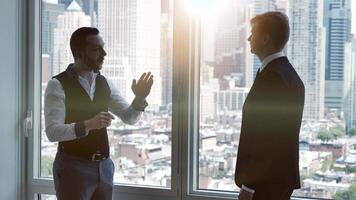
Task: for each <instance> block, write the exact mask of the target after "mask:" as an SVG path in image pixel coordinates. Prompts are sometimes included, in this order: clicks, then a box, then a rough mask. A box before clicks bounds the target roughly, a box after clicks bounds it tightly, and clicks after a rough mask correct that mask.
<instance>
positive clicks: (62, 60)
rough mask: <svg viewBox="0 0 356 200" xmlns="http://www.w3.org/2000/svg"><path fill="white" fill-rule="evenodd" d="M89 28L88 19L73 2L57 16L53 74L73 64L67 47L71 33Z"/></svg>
mask: <svg viewBox="0 0 356 200" xmlns="http://www.w3.org/2000/svg"><path fill="white" fill-rule="evenodd" d="M82 26H90V17H89V16H87V15H85V14H84V12H83V11H82V9H81V7H80V6H79V4H78V3H77V2H76V1H75V0H73V1H72V3H71V4H70V5H69V6H68V7H67V9H66V11H65V12H64V13H63V14H61V15H58V17H57V27H56V28H55V29H54V31H53V32H54V44H53V65H52V72H53V74H58V73H59V72H60V71H63V70H65V69H66V67H67V66H68V64H69V63H71V62H73V56H72V53H71V50H70V46H69V40H70V37H71V35H72V33H73V32H74V31H75V30H76V29H77V28H79V27H82Z"/></svg>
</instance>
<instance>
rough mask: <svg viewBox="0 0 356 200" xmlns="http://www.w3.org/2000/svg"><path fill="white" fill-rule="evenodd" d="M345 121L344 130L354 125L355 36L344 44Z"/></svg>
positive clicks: (355, 124)
mask: <svg viewBox="0 0 356 200" xmlns="http://www.w3.org/2000/svg"><path fill="white" fill-rule="evenodd" d="M344 73H345V76H344V77H345V79H344V96H345V121H346V130H349V129H351V128H352V127H356V38H355V37H354V38H353V39H352V40H351V41H350V42H348V43H346V45H345V70H344Z"/></svg>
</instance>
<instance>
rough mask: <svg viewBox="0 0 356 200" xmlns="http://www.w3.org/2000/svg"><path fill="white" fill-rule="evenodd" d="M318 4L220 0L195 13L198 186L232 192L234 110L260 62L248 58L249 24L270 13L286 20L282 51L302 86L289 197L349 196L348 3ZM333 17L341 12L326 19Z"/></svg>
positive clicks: (354, 43) (353, 168) (351, 57)
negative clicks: (294, 183) (295, 176)
mask: <svg viewBox="0 0 356 200" xmlns="http://www.w3.org/2000/svg"><path fill="white" fill-rule="evenodd" d="M318 2H320V1H298V0H261V1H259V0H254V1H243V0H226V1H222V5H219V6H220V9H218V10H216V11H215V13H214V14H209V15H206V16H205V15H202V18H201V58H200V115H199V117H200V127H199V160H198V162H199V165H198V166H199V168H198V170H199V178H198V181H199V182H198V188H199V189H205V190H206V189H208V190H222V191H237V190H238V188H237V187H236V185H235V183H234V172H235V162H236V154H237V149H238V142H239V136H240V126H241V112H242V105H243V103H244V100H245V98H246V96H247V94H248V92H249V90H250V88H251V85H252V83H253V80H254V77H255V74H256V71H257V69H258V68H259V67H260V65H261V63H260V61H259V60H258V59H257V58H256V57H254V56H253V55H252V54H251V53H250V47H249V43H248V41H247V38H248V36H249V34H250V24H249V19H251V18H252V17H253V16H255V15H256V14H260V13H264V12H267V11H274V10H278V11H281V12H284V13H286V14H287V15H288V16H289V21H290V27H291V31H290V39H289V43H288V44H287V47H286V48H285V50H284V51H285V54H286V55H287V56H288V58H289V60H290V62H291V63H292V64H293V65H294V67H295V69H296V71H297V72H298V74H299V75H300V77H301V78H302V79H303V82H304V84H305V86H306V102H305V108H304V116H303V123H302V128H301V132H300V153H299V157H300V160H299V163H300V166H299V169H300V174H301V185H302V187H301V189H299V190H295V192H294V195H295V196H305V197H315V198H339V197H340V198H339V199H342V198H341V196H342V195H345V194H346V193H348V192H351V191H353V192H355V191H356V190H355V188H356V185H355V184H354V183H355V182H356V176H355V172H356V137H355V132H356V131H355V130H356V129H355V125H356V121H355V119H354V118H355V116H356V109H355V105H356V104H355V102H356V101H355V99H356V98H355V97H356V95H355V94H356V90H355V88H356V82H355V77H356V74H355V71H356V61H355V58H356V40H355V38H353V39H352V36H351V34H350V31H351V3H350V2H351V1H341V0H340V1H337V0H335V1H323V2H325V4H329V5H322V4H319V3H318ZM336 12H342V13H344V15H342V16H335V15H331V14H330V13H336ZM328 13H329V14H328ZM343 70H344V71H345V73H344V72H343Z"/></svg>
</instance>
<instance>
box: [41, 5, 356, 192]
mask: <svg viewBox="0 0 356 200" xmlns="http://www.w3.org/2000/svg"><path fill="white" fill-rule="evenodd" d="M46 2H49V0H46ZM51 2H52V3H53V2H57V3H58V1H51ZM70 2H71V4H72V6H71V7H69V9H68V7H67V8H65V10H63V11H61V10H60V9H61V8H63V6H47V3H46V6H44V7H43V9H45V10H43V12H42V17H46V16H52V17H51V18H48V20H43V21H42V27H43V28H44V29H46V30H43V29H42V32H43V33H46V37H44V35H42V37H43V38H46V39H44V40H42V49H43V56H42V69H43V71H42V72H43V80H47V79H49V78H51V77H52V76H53V75H55V74H56V73H58V72H60V71H62V70H64V69H65V68H66V67H67V65H68V64H69V63H70V62H72V61H73V59H72V55H71V52H70V48H69V37H70V35H71V33H72V32H73V31H74V30H75V29H76V28H79V27H80V26H94V27H97V28H98V29H99V31H100V34H101V36H102V38H103V40H104V42H105V47H104V49H105V50H106V51H107V53H108V55H107V56H106V58H105V61H104V65H103V69H102V70H101V72H102V73H103V74H104V75H105V76H106V77H107V78H108V79H109V80H110V81H112V82H113V83H114V85H115V86H116V87H117V88H118V89H119V91H120V92H121V94H122V96H124V97H125V98H127V100H128V101H130V99H132V98H133V94H132V91H131V88H130V86H131V80H132V78H139V76H140V74H141V73H142V72H144V71H148V70H149V71H151V72H153V73H154V75H155V78H154V79H155V88H154V89H153V91H152V92H151V94H150V96H152V98H149V99H148V102H149V104H150V105H152V104H154V105H153V107H152V108H150V109H148V110H147V112H145V113H143V116H142V120H140V121H139V122H138V123H137V124H136V125H133V126H128V125H125V124H123V123H122V122H121V121H120V120H119V119H116V120H115V121H114V122H113V123H112V126H111V127H109V128H108V132H109V140H110V143H111V144H110V146H111V156H112V158H113V159H114V163H115V165H116V166H117V169H118V170H117V171H116V173H115V182H119V183H127V184H142V185H148V186H153V185H154V186H160V187H171V183H170V181H171V171H170V170H171V163H172V162H171V152H172V151H171V150H172V149H171V147H172V141H171V138H172V135H171V134H172V133H171V132H172V104H171V103H172V98H174V97H172V78H173V69H172V67H173V66H172V65H173V63H172V62H173V61H172V58H173V20H174V19H173V9H174V8H173V4H172V2H173V1H172V0H166V1H165V0H162V1H161V0H155V1H149V0H145V1H143V0H98V1H95V2H97V12H96V11H95V14H92V15H91V16H89V15H88V14H85V13H84V10H83V8H81V5H80V3H78V2H79V1H78V2H77V1H75V0H74V1H70ZM225 2H230V3H231V4H227V5H225V7H222V9H225V10H223V12H221V13H220V14H217V15H212V16H210V17H207V18H206V19H205V21H204V20H202V24H201V46H200V48H201V57H200V80H199V81H200V87H199V89H200V90H199V92H200V93H199V102H198V103H199V109H196V110H199V111H200V112H199V127H198V132H197V133H196V134H199V135H198V137H197V138H198V140H199V141H198V144H199V148H198V149H199V157H198V160H197V162H198V165H197V166H198V172H199V173H198V175H197V176H198V181H199V184H198V187H199V189H214V190H228V191H237V190H238V189H237V187H236V186H235V184H234V181H233V177H232V173H233V172H234V167H235V166H234V163H235V159H236V155H235V154H236V150H237V146H238V140H239V134H240V126H241V112H242V107H243V102H244V100H245V98H246V97H247V95H248V92H249V89H250V87H251V85H252V83H253V80H254V73H255V71H257V69H258V68H259V67H260V63H259V62H260V61H259V60H256V59H257V58H256V57H255V58H254V56H253V54H251V52H250V47H249V42H248V41H247V38H248V36H249V34H250V28H251V27H250V21H249V20H250V19H251V18H252V17H253V16H254V15H255V14H257V13H260V12H263V11H272V10H278V11H282V12H285V13H286V14H287V15H288V16H289V19H290V25H291V36H290V41H289V43H288V45H287V47H286V49H285V53H286V54H287V55H288V57H289V58H290V61H291V62H292V64H293V65H294V67H295V69H296V71H297V72H298V73H299V75H300V76H301V77H302V79H303V80H304V81H305V84H306V89H307V90H308V91H307V93H306V95H309V97H307V100H306V104H307V105H306V107H305V115H306V116H307V117H306V118H304V120H303V125H302V128H301V131H300V147H301V150H300V171H301V174H303V176H304V177H303V179H302V180H301V182H302V185H303V187H302V189H301V190H298V191H296V194H297V195H302V196H310V197H312V196H313V195H315V196H313V197H331V196H332V195H333V194H334V193H335V192H336V191H338V190H340V189H344V188H346V187H348V186H349V185H350V184H351V183H350V182H347V181H348V180H350V179H351V180H354V179H352V177H350V176H349V175H347V174H346V175H342V171H341V172H340V173H339V171H337V172H335V171H330V170H331V165H330V166H329V165H328V166H329V167H330V170H329V171H327V170H324V168H322V165H326V161H328V162H331V163H333V166H334V165H337V166H346V165H347V162H346V161H347V158H348V157H350V156H353V155H354V154H352V153H350V147H351V148H352V146H351V145H352V144H353V143H355V144H356V142H355V141H354V139H352V138H351V139H347V137H348V135H346V132H345V125H346V126H349V127H350V128H352V126H355V125H356V120H354V119H353V118H352V117H349V118H348V116H352V113H355V114H356V109H355V107H356V106H354V105H353V104H352V105H350V104H348V105H347V108H348V110H349V111H350V112H349V113H346V114H345V117H346V119H344V118H343V116H338V115H335V114H334V113H333V112H324V108H325V107H324V106H323V104H324V94H323V91H324V88H323V87H325V83H324V81H325V79H324V77H325V76H324V71H325V54H324V53H323V52H324V51H326V48H325V47H323V44H324V43H325V42H326V41H327V40H326V37H324V36H325V31H326V30H325V26H323V23H322V22H323V19H324V18H323V14H324V12H323V8H324V7H323V5H322V4H321V3H320V2H323V1H322V0H313V1H306V0H305V1H297V0H289V1H287V0H269V1H268V3H269V4H264V3H266V2H267V1H263V0H259V1H258V0H249V1H248V3H246V4H242V2H245V1H243V0H239V1H235V0H229V1H225ZM258 2H260V3H261V2H262V4H258ZM71 4H68V5H71ZM58 5H59V4H58ZM239 5H242V6H239ZM352 6H354V7H356V3H355V1H353V4H352ZM78 7H79V8H78ZM56 8H59V9H56ZM60 12H62V13H60ZM57 16H58V17H57ZM93 16H94V18H96V19H95V20H93ZM352 17H353V22H355V16H354V15H353V16H352ZM54 18H56V20H54ZM74 19H78V20H74ZM73 21H76V23H73ZM78 21H81V23H77V22H78ZM220 22H224V23H220ZM47 25H48V26H47ZM352 25H353V27H352V28H353V31H354V32H356V28H355V23H353V24H352ZM47 29H48V30H47ZM51 32H52V33H53V36H52V37H53V40H52V42H53V45H52V46H53V49H52V50H51V47H50V45H48V42H51V39H50V38H51ZM296 36H298V37H296ZM354 40H355V39H354ZM305 41H307V42H305ZM352 45H353V46H352ZM346 46H347V48H350V49H348V50H347V51H345V55H344V56H347V55H355V52H354V51H355V50H354V49H355V44H354V43H353V44H347V45H346ZM351 46H352V48H353V49H351ZM301 49H302V50H301ZM352 53H353V54H352ZM345 62H349V63H352V60H351V59H349V58H346V57H345ZM256 63H259V64H256ZM355 63H356V62H355ZM355 68H356V65H355V66H353V65H352V64H350V65H347V70H349V71H350V72H355V71H356V70H355ZM351 74H352V73H350V74H349V75H351ZM46 76H47V77H46ZM355 77H356V74H355ZM355 77H351V76H350V77H348V78H347V80H346V81H345V82H344V83H345V84H346V83H352V82H354V83H355V84H356V81H355ZM45 87H46V82H45V81H44V82H43V84H42V90H43V91H44V88H45ZM344 88H347V87H346V86H344ZM355 88H356V85H355V86H354V87H351V88H349V89H347V90H349V91H350V94H352V95H349V96H347V98H351V99H350V102H356V89H355ZM345 90H346V89H345ZM42 93H43V92H42ZM345 98H346V95H345ZM324 113H325V114H324ZM347 124H351V125H347ZM340 127H341V128H340ZM43 128H44V127H42V129H43ZM330 130H337V131H339V132H340V130H341V131H342V132H343V135H341V136H337V137H336V136H335V138H332V139H331V140H330V141H328V140H325V141H324V140H322V139H320V138H322V137H320V134H321V132H323V131H324V132H326V131H330ZM42 131H43V132H42V134H43V137H42V143H41V145H42V156H43V157H42V159H43V160H44V161H46V162H51V157H52V156H53V154H54V152H55V150H56V149H55V144H53V143H50V142H48V141H47V140H46V137H45V133H44V129H43V130H42ZM332 137H334V136H332ZM345 160H346V161H345ZM316 163H317V164H316ZM345 163H346V164H345ZM41 166H42V165H41ZM44 166H45V165H43V166H42V167H43V171H46V169H45V167H44ZM50 173H51V172H47V174H46V173H44V174H43V176H51V174H50ZM328 173H331V174H332V175H330V174H328ZM340 174H341V175H340ZM317 176H322V177H324V178H323V179H321V180H318V181H316V177H317ZM334 176H337V177H339V178H340V180H342V182H341V183H340V184H339V183H337V182H334V179H333V177H334ZM324 179H325V180H324ZM328 179H331V180H332V182H330V184H331V185H332V186H330V187H332V189H330V188H329V185H326V186H325V184H329V182H327V180H328ZM318 187H320V188H322V192H319V193H318V190H317V189H318ZM317 195H319V196H317Z"/></svg>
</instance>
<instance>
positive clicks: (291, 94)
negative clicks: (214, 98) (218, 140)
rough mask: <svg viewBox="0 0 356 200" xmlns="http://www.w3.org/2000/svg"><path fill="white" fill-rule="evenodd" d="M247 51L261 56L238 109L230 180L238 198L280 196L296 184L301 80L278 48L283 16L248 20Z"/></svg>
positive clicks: (285, 32)
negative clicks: (239, 118) (236, 143)
mask: <svg viewBox="0 0 356 200" xmlns="http://www.w3.org/2000/svg"><path fill="white" fill-rule="evenodd" d="M251 26H252V30H251V35H250V37H249V38H248V41H249V42H250V46H251V52H252V53H253V54H255V55H256V56H257V57H258V58H259V59H260V60H261V61H262V66H261V67H260V68H259V70H258V72H257V75H256V78H255V81H254V83H253V85H252V88H251V90H250V92H249V94H248V96H247V98H246V100H245V103H244V106H243V111H242V125H241V135H240V143H239V148H238V155H237V161H236V169H235V170H236V171H235V182H236V185H237V186H239V187H240V188H241V192H240V195H239V200H251V199H253V200H262V199H263V200H285V199H290V197H291V195H292V192H293V190H294V189H296V188H300V180H299V130H300V125H301V121H302V115H303V107H304V85H303V82H302V80H301V79H300V78H299V76H298V74H297V72H296V71H295V70H294V68H293V66H292V65H291V63H289V61H288V58H287V57H286V56H285V55H284V53H283V52H282V50H283V48H284V46H285V45H286V43H287V41H288V38H289V23H288V17H287V16H286V15H284V14H283V13H280V12H267V13H264V14H261V15H257V16H256V17H254V18H253V19H252V20H251Z"/></svg>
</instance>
